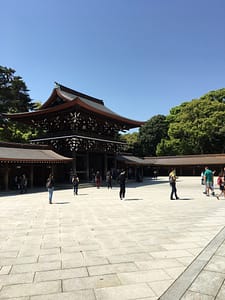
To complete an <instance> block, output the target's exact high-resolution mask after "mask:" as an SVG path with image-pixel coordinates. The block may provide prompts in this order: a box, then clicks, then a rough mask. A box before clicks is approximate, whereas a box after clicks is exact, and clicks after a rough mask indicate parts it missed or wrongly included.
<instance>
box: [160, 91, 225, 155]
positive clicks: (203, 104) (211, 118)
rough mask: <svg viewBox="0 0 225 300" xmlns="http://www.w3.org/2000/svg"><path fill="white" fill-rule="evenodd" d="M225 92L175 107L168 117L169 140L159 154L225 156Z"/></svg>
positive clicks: (166, 139)
mask: <svg viewBox="0 0 225 300" xmlns="http://www.w3.org/2000/svg"><path fill="white" fill-rule="evenodd" d="M224 99H225V89H221V90H218V91H215V92H210V93H208V94H206V95H204V96H203V97H201V98H200V99H196V100H192V101H191V102H185V103H183V104H181V105H180V106H177V107H175V108H172V109H171V111H170V115H168V116H167V121H168V123H169V128H168V138H163V139H162V140H161V142H160V143H159V144H158V146H157V151H156V153H157V155H179V154H203V153H224V151H225V102H224Z"/></svg>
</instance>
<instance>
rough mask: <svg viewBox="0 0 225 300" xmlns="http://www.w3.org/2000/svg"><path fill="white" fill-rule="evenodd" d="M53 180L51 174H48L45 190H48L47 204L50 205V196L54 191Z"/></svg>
mask: <svg viewBox="0 0 225 300" xmlns="http://www.w3.org/2000/svg"><path fill="white" fill-rule="evenodd" d="M54 185H55V180H54V176H53V174H49V177H48V179H47V182H46V188H47V189H48V196H49V204H52V196H53V191H54Z"/></svg>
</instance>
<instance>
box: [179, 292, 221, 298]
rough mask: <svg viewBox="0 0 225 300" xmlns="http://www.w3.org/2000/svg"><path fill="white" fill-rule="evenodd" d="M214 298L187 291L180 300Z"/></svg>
mask: <svg viewBox="0 0 225 300" xmlns="http://www.w3.org/2000/svg"><path fill="white" fill-rule="evenodd" d="M214 299H215V298H214V297H213V296H210V295H204V294H202V293H196V292H192V291H187V292H186V293H185V294H184V296H183V297H182V298H180V300H214Z"/></svg>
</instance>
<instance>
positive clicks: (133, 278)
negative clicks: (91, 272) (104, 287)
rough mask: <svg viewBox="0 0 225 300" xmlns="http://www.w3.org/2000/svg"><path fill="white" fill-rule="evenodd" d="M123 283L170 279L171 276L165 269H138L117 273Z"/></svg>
mask: <svg viewBox="0 0 225 300" xmlns="http://www.w3.org/2000/svg"><path fill="white" fill-rule="evenodd" d="M117 275H118V277H119V279H120V281H121V283H122V284H132V283H140V282H152V281H159V280H168V279H171V277H170V276H169V275H168V274H167V273H166V272H165V271H163V270H160V269H157V270H150V271H136V272H127V273H119V274H117Z"/></svg>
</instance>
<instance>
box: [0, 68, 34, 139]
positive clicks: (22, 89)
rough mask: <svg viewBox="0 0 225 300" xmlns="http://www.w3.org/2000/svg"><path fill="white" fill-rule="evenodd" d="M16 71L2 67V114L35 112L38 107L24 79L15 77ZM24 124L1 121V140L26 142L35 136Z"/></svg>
mask: <svg viewBox="0 0 225 300" xmlns="http://www.w3.org/2000/svg"><path fill="white" fill-rule="evenodd" d="M15 72H16V71H15V70H13V69H11V68H7V67H3V66H0V112H1V113H17V112H27V111H31V110H34V109H35V108H36V106H37V104H36V103H34V102H32V100H31V98H30V96H29V93H28V92H29V90H28V89H27V86H26V84H25V82H24V81H23V80H22V77H20V76H16V75H15ZM35 135H36V133H35V131H34V130H33V131H31V130H30V129H29V128H27V126H25V125H23V124H15V123H13V122H11V121H10V120H7V119H4V118H3V117H2V116H1V119H0V139H1V140H2V141H11V142H26V141H28V139H29V138H30V137H31V136H35Z"/></svg>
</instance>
